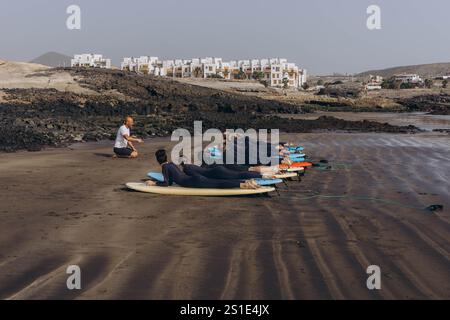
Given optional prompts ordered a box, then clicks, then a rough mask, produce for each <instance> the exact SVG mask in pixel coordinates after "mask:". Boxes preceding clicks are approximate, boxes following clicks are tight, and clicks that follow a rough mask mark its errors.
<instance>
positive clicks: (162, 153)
mask: <svg viewBox="0 0 450 320" xmlns="http://www.w3.org/2000/svg"><path fill="white" fill-rule="evenodd" d="M155 156H156V160H157V161H158V163H159V164H160V165H161V167H162V173H163V175H164V182H154V181H151V180H150V181H147V185H149V186H155V185H156V186H159V187H168V186H171V185H172V184H173V183H176V184H177V185H179V186H182V187H185V188H217V189H232V188H241V189H256V188H259V185H258V184H257V183H256V182H255V181H253V180H246V181H244V182H242V180H239V179H229V180H220V179H210V178H207V177H204V176H201V175H195V176H188V175H187V174H185V173H184V172H183V171H181V170H180V168H178V166H177V165H176V164H174V163H173V162H168V161H167V153H166V150H158V151H156V153H155Z"/></svg>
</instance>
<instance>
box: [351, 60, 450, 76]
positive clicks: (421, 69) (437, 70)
mask: <svg viewBox="0 0 450 320" xmlns="http://www.w3.org/2000/svg"><path fill="white" fill-rule="evenodd" d="M404 73H416V74H419V75H420V76H422V77H426V78H434V77H437V76H442V75H449V74H450V63H431V64H419V65H412V66H401V67H393V68H387V69H382V70H370V71H365V72H362V73H360V74H358V76H361V77H367V76H369V75H379V76H382V77H384V78H390V77H392V76H394V75H396V74H404Z"/></svg>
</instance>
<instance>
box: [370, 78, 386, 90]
mask: <svg viewBox="0 0 450 320" xmlns="http://www.w3.org/2000/svg"><path fill="white" fill-rule="evenodd" d="M382 84H383V77H382V76H373V75H369V82H368V83H367V84H366V89H367V90H369V91H372V90H381V89H382Z"/></svg>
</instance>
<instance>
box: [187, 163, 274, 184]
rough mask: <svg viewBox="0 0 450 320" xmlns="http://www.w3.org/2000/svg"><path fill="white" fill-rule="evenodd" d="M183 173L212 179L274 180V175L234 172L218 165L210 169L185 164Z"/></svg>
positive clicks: (245, 171)
mask: <svg viewBox="0 0 450 320" xmlns="http://www.w3.org/2000/svg"><path fill="white" fill-rule="evenodd" d="M182 167H183V172H184V173H186V174H187V175H188V176H196V175H200V176H204V177H207V178H210V179H240V180H246V179H273V178H274V175H273V174H272V173H271V174H261V173H259V172H256V171H248V170H232V169H229V168H227V167H226V166H224V165H220V164H218V165H216V166H210V167H200V166H196V165H194V164H183V165H182Z"/></svg>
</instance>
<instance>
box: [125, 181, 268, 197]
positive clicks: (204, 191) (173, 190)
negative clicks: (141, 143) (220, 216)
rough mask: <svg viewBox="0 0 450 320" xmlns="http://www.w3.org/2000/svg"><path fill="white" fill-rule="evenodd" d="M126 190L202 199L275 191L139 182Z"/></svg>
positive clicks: (263, 188) (130, 184)
mask: <svg viewBox="0 0 450 320" xmlns="http://www.w3.org/2000/svg"><path fill="white" fill-rule="evenodd" d="M126 186H127V188H128V189H131V190H135V191H139V192H146V193H155V194H164V195H177V196H204V197H223V196H245V195H252V194H261V193H267V192H272V191H275V188H273V187H261V188H258V189H239V188H234V189H209V188H183V187H179V186H171V187H158V186H147V185H146V184H145V183H139V182H129V183H127V184H126Z"/></svg>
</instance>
